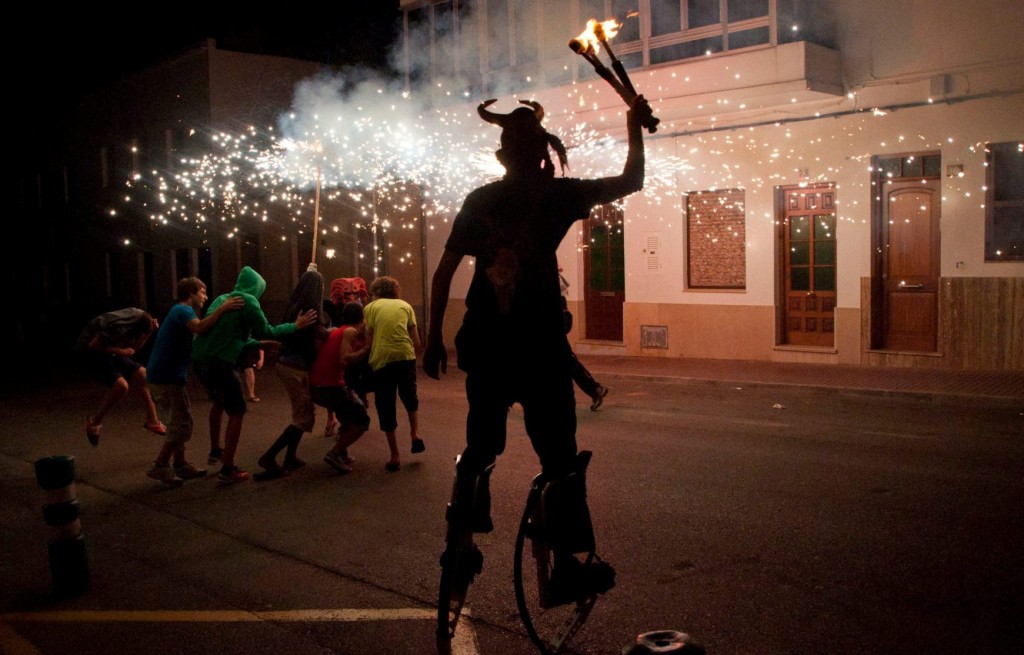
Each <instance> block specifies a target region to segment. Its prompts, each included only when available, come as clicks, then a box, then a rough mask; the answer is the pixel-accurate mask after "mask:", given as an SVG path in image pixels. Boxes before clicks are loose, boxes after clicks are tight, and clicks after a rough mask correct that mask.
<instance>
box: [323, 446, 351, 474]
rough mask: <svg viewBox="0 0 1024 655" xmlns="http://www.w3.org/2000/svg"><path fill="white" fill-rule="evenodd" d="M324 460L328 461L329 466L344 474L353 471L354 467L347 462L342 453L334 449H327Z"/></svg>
mask: <svg viewBox="0 0 1024 655" xmlns="http://www.w3.org/2000/svg"><path fill="white" fill-rule="evenodd" d="M324 461H325V462H327V465H328V466H330V467H331V468H332V469H334V470H335V471H337V472H338V473H341V474H342V475H344V474H345V473H351V472H352V467H351V466H349V465H348V464H346V463H345V462H344V460H343V459H342V457H341V455H339V454H338V453H336V452H334V451H333V450H330V451H327V454H326V455H324Z"/></svg>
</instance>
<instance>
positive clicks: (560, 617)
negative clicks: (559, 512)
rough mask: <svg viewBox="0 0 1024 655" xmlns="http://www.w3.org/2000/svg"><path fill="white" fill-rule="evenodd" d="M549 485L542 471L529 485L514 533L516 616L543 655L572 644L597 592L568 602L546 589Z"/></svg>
mask: <svg viewBox="0 0 1024 655" xmlns="http://www.w3.org/2000/svg"><path fill="white" fill-rule="evenodd" d="M587 455H588V456H589V453H587ZM548 485H549V482H548V480H546V479H545V477H544V474H543V473H541V474H538V475H537V476H536V477H535V478H534V479H533V483H532V484H531V485H530V492H529V494H528V495H527V497H526V508H525V510H524V511H523V517H522V520H521V521H520V522H519V531H518V532H517V534H516V544H515V553H514V558H515V559H514V563H513V584H514V587H515V593H516V604H517V605H518V607H519V616H520V618H521V619H522V621H523V625H524V626H525V627H526V632H527V633H528V634H529V635H530V639H531V640H532V641H533V643H534V644H535V645H536V646H537V648H538V649H540V652H541V653H543V654H544V655H557V654H558V653H562V652H565V650H566V649H567V648H569V647H570V646H571V644H572V642H573V639H574V638H575V637H576V635H577V634H578V633H579V631H580V629H581V628H582V627H583V624H584V623H585V622H586V620H587V617H588V616H589V615H590V611H591V610H592V609H593V608H594V603H595V602H596V600H597V593H593V592H582V593H580V594H579V595H578V596H577V597H576V599H575V600H573V601H571V602H568V603H558V602H557V601H556V600H555V599H554V598H552V597H551V595H550V593H549V592H550V589H551V587H550V582H551V574H552V571H553V569H554V555H553V553H552V551H551V548H550V547H549V546H548V543H547V539H546V538H545V534H544V527H543V526H544V516H543V507H544V503H543V499H544V493H545V491H546V490H547V488H548ZM594 561H600V559H599V558H598V557H597V555H596V554H595V553H594V552H593V551H591V552H589V553H587V555H586V562H585V565H590V564H591V563H592V562H594Z"/></svg>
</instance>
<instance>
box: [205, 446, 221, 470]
mask: <svg viewBox="0 0 1024 655" xmlns="http://www.w3.org/2000/svg"><path fill="white" fill-rule="evenodd" d="M223 455H224V451H223V450H221V449H220V448H216V449H214V450H211V451H210V455H209V456H208V457H207V458H206V464H207V465H208V466H217V465H218V464H220V458H221V456H223Z"/></svg>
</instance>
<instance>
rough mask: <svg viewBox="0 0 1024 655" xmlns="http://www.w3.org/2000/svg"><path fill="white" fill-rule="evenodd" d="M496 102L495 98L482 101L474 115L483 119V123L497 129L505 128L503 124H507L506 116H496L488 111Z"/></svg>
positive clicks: (496, 114)
mask: <svg viewBox="0 0 1024 655" xmlns="http://www.w3.org/2000/svg"><path fill="white" fill-rule="evenodd" d="M497 101H498V100H497V98H491V99H490V100H484V101H483V102H481V103H480V104H479V105H478V106H477V108H476V113H478V114H480V118H482V119H484V120H485V121H487V122H488V123H490V124H492V125H497V126H498V127H505V124H506V123H507V122H508V120H507V119H508V114H498V113H496V112H493V111H491V110H490V109H488V107H490V106H491V105H493V104H494V103H496V102H497Z"/></svg>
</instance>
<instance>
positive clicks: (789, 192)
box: [779, 184, 836, 347]
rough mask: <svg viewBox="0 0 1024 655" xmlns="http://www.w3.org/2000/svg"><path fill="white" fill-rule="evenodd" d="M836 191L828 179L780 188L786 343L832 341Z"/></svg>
mask: <svg viewBox="0 0 1024 655" xmlns="http://www.w3.org/2000/svg"><path fill="white" fill-rule="evenodd" d="M835 194H836V190H835V187H834V186H833V185H831V184H829V185H824V186H808V187H799V186H796V187H787V188H784V189H783V190H782V215H783V220H782V221H781V222H780V224H779V253H780V255H781V257H780V260H781V261H780V266H781V275H780V276H779V277H780V282H781V285H782V289H781V297H782V326H783V329H782V331H783V342H784V343H786V344H790V345H795V346H818V347H831V346H833V345H834V344H835V308H836V212H835V207H836V202H835V200H836V198H835Z"/></svg>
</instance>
